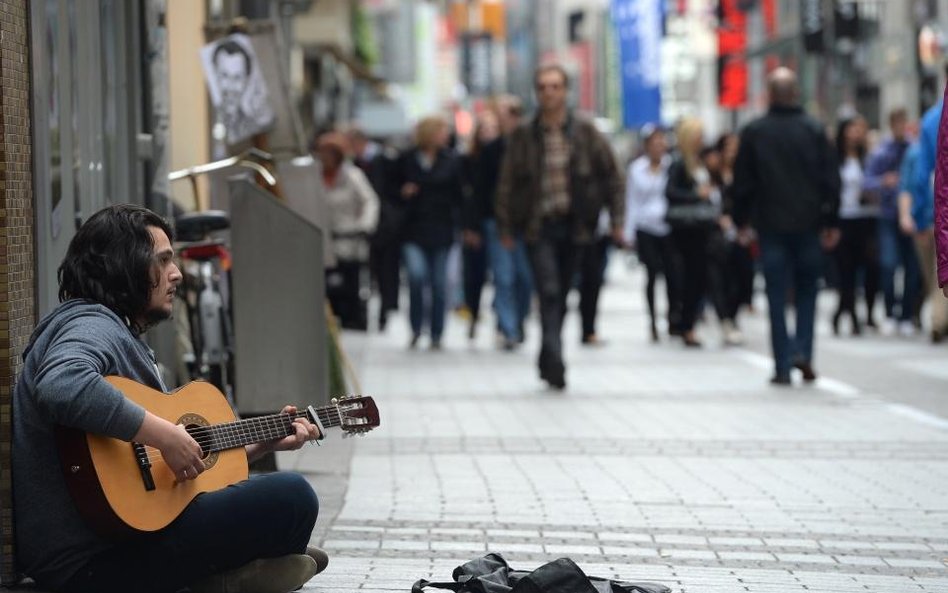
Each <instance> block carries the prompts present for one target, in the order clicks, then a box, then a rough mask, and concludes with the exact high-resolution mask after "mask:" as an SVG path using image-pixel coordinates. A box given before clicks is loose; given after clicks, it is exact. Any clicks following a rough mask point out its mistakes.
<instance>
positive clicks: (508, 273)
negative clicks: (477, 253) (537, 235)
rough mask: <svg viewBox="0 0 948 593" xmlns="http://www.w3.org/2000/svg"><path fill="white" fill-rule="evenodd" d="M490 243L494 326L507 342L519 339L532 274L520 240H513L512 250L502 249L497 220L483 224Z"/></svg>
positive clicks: (531, 289) (531, 282)
mask: <svg viewBox="0 0 948 593" xmlns="http://www.w3.org/2000/svg"><path fill="white" fill-rule="evenodd" d="M484 228H485V232H486V234H487V241H488V244H489V248H488V254H489V256H490V267H491V273H492V274H493V277H494V311H495V312H496V313H497V325H498V326H499V327H500V332H501V333H502V334H503V335H504V337H505V338H507V339H508V340H515V341H516V340H519V339H521V338H522V337H523V336H521V335H520V331H521V329H522V327H523V321H524V319H526V317H527V315H528V314H529V313H530V298H531V297H532V295H533V274H532V272H531V271H530V258H529V257H528V256H527V248H526V246H525V245H524V243H523V240H522V239H520V238H517V239H514V248H513V249H505V248H504V246H503V245H501V244H500V233H499V231H498V230H497V221H495V220H493V219H491V220H488V221H487V222H486V223H485V225H484Z"/></svg>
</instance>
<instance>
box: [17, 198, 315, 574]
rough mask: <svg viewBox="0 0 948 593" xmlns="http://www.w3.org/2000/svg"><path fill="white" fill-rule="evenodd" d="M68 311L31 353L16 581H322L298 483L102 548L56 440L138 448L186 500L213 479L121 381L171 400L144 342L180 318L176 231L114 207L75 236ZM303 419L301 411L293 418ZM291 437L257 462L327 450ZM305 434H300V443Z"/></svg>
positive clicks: (213, 495)
mask: <svg viewBox="0 0 948 593" xmlns="http://www.w3.org/2000/svg"><path fill="white" fill-rule="evenodd" d="M58 274H59V276H58V277H59V284H60V288H59V299H60V301H61V304H60V305H59V307H57V308H56V309H55V310H54V311H53V312H52V313H50V314H49V315H47V316H46V317H45V318H44V319H43V320H42V321H40V323H39V325H38V326H37V328H36V330H35V331H34V333H33V336H32V338H31V340H30V343H29V345H28V346H27V348H26V350H25V352H24V364H23V370H22V372H21V374H20V376H19V380H18V381H17V383H16V388H15V390H14V401H13V459H14V464H13V470H14V471H13V476H14V478H13V484H14V509H15V525H16V543H17V550H18V562H19V566H18V568H19V570H21V571H22V572H23V573H24V574H26V575H28V576H30V577H32V578H33V579H34V580H35V581H36V582H37V584H38V585H39V586H40V587H43V588H48V589H52V590H56V591H66V592H70V593H72V592H76V593H82V592H88V593H108V592H113V591H114V592H119V591H122V592H125V591H142V592H145V591H147V592H153V593H173V592H175V591H179V590H181V589H190V590H191V591H194V592H207V593H209V592H212V591H219V592H225V591H226V592H234V591H248V592H249V591H254V592H257V593H266V592H272V593H284V592H287V591H291V590H294V589H297V588H299V587H300V586H302V585H303V584H304V583H305V582H306V581H308V580H309V579H310V578H312V577H313V575H315V574H317V573H318V572H319V571H321V570H322V569H323V568H325V566H326V564H327V562H328V559H327V557H326V555H325V553H324V552H322V550H319V549H317V548H308V547H307V544H308V542H309V538H310V535H311V533H312V530H313V526H314V524H315V522H316V516H317V513H318V510H319V503H318V500H317V498H316V494H315V492H313V490H312V488H311V487H310V485H309V483H308V482H307V481H306V480H305V478H303V477H302V476H300V475H298V474H294V473H274V474H269V475H262V476H254V477H252V478H250V479H247V480H244V481H241V482H239V483H237V484H234V485H231V486H228V487H226V488H222V489H220V490H216V491H213V492H204V493H203V494H200V495H199V496H197V497H196V498H194V499H193V500H192V501H191V502H190V503H189V504H187V506H186V508H185V509H184V510H183V512H181V514H180V515H179V516H177V518H176V519H174V521H173V522H171V523H170V524H169V525H168V526H167V527H164V528H162V529H158V530H156V531H153V532H140V533H137V534H135V535H134V536H133V537H131V538H129V539H126V540H124V541H120V542H116V541H111V540H109V539H106V538H103V537H101V536H100V535H98V534H97V533H96V531H94V530H93V529H92V527H91V526H90V525H89V524H88V522H87V521H86V519H85V518H84V517H83V516H82V515H80V513H79V511H78V509H77V505H76V503H75V502H74V500H73V499H72V498H71V496H70V493H69V491H68V490H67V485H66V479H65V478H64V474H63V470H62V468H61V467H60V457H59V454H58V452H57V447H56V436H55V433H56V430H57V428H58V427H67V428H70V429H78V430H80V431H83V432H85V433H89V434H94V435H104V436H107V437H111V438H114V439H120V440H122V441H131V442H135V443H137V444H139V445H136V446H141V447H142V450H143V451H144V450H148V449H150V450H151V451H152V452H153V453H154V455H153V456H154V457H155V458H156V459H157V458H159V457H160V460H163V464H166V468H165V469H164V471H166V472H167V471H168V470H170V471H171V472H173V473H174V478H173V479H172V478H171V477H169V478H168V480H169V481H171V482H172V483H175V484H181V485H182V488H184V487H186V485H187V483H188V482H189V481H193V480H196V479H197V478H198V476H200V474H201V473H202V472H204V471H205V461H204V455H203V452H202V447H201V444H199V443H198V442H197V441H196V440H195V438H193V437H192V436H191V434H189V432H188V431H187V430H186V429H185V427H184V426H182V425H179V424H174V423H172V422H170V421H168V420H166V419H164V418H161V417H159V416H157V415H155V414H153V413H151V412H149V411H146V410H145V409H144V408H143V407H141V406H140V405H139V404H137V403H135V402H133V401H131V400H130V399H128V398H126V397H124V396H123V394H122V392H121V391H119V390H118V389H117V388H116V387H114V386H113V385H111V384H110V383H109V382H107V381H106V379H105V377H106V376H110V375H116V376H121V377H125V378H128V379H132V380H134V381H137V382H139V383H141V384H144V385H146V386H149V387H151V388H153V389H157V390H160V391H162V392H166V391H167V390H166V389H165V388H164V385H163V383H162V380H161V377H160V376H159V373H158V368H157V365H156V361H155V357H154V354H153V352H152V351H151V349H150V348H149V347H148V346H147V345H146V344H145V342H144V341H143V340H142V339H141V336H142V334H143V333H144V332H145V331H146V330H147V329H148V328H149V327H151V326H153V325H155V324H156V323H158V322H160V321H162V320H164V319H168V318H169V317H170V316H171V311H172V303H173V300H174V298H175V290H176V287H177V285H178V283H179V282H180V281H181V272H180V271H179V270H178V267H177V266H176V265H175V263H174V253H173V250H172V247H171V229H170V228H169V226H168V225H167V223H166V222H165V221H164V220H162V219H161V218H160V217H159V216H157V215H156V214H154V213H152V212H150V211H148V210H146V209H144V208H141V207H137V206H131V205H118V206H111V207H108V208H106V209H104V210H101V211H100V212H98V213H96V214H95V215H93V216H92V217H91V218H90V219H89V220H88V221H86V223H85V224H83V225H82V227H81V228H80V229H79V231H78V232H77V233H76V236H75V237H74V238H73V240H72V242H71V243H70V245H69V249H68V251H67V253H66V257H65V259H64V261H63V263H62V265H61V266H60V268H59V273H58ZM283 411H284V412H285V413H287V414H291V415H294V416H296V415H297V414H296V409H295V408H294V407H292V406H287V407H286V408H284V410H283ZM292 422H293V424H292V425H290V426H291V430H290V431H288V433H289V436H286V437H284V438H278V439H276V440H273V441H269V442H261V443H255V444H250V445H247V446H246V454H247V457H248V458H249V459H251V460H252V459H255V458H257V457H259V456H261V455H263V454H265V453H267V452H268V451H279V450H292V449H298V448H300V447H301V446H303V444H305V443H306V441H308V440H315V439H317V438H321V437H322V434H321V432H320V429H319V428H317V426H316V425H315V424H313V423H312V422H310V421H309V420H308V419H307V418H305V417H295V418H294V419H293V420H292ZM292 429H295V433H294V432H292Z"/></svg>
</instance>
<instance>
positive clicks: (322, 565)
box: [306, 546, 329, 574]
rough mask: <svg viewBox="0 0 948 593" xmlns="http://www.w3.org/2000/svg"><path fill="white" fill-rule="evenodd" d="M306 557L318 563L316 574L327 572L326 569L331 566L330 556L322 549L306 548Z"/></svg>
mask: <svg viewBox="0 0 948 593" xmlns="http://www.w3.org/2000/svg"><path fill="white" fill-rule="evenodd" d="M306 555H307V556H309V557H310V558H312V559H313V561H315V562H316V574H319V573H321V572H322V571H324V570H326V567H327V566H329V554H327V553H326V551H325V550H323V549H321V548H317V547H316V546H306Z"/></svg>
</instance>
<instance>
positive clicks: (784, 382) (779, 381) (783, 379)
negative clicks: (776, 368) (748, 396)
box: [770, 375, 793, 387]
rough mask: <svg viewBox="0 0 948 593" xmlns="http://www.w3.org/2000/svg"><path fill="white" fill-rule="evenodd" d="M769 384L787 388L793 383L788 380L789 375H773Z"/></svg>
mask: <svg viewBox="0 0 948 593" xmlns="http://www.w3.org/2000/svg"><path fill="white" fill-rule="evenodd" d="M770 384H771V385H777V386H780V387H787V386H789V385H793V382H792V381H791V380H790V375H774V376H773V377H771V379H770Z"/></svg>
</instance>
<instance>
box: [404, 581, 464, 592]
mask: <svg viewBox="0 0 948 593" xmlns="http://www.w3.org/2000/svg"><path fill="white" fill-rule="evenodd" d="M463 586H464V584H463V583H457V582H455V581H442V582H436V583H434V582H431V581H427V580H425V579H418V580H417V581H415V584H414V585H412V586H411V593H423V591H424V590H425V589H426V588H427V587H432V588H434V589H448V590H449V591H454V592H455V593H457V592H458V591H460V590H461V587H463Z"/></svg>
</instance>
